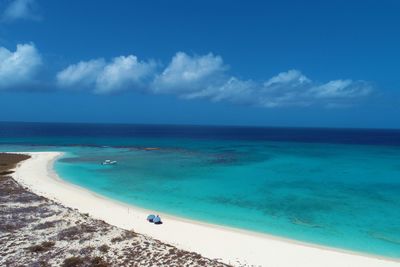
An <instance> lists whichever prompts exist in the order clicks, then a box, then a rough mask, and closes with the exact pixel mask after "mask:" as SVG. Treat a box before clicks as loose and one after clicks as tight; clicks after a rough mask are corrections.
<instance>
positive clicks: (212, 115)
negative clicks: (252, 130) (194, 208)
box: [0, 0, 400, 128]
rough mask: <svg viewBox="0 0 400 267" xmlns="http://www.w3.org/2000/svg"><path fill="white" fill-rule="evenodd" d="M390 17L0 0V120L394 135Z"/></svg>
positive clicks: (397, 54) (288, 7)
mask: <svg viewBox="0 0 400 267" xmlns="http://www.w3.org/2000/svg"><path fill="white" fill-rule="evenodd" d="M399 12H400V3H399V2H398V1H394V0H392V1H390V0H386V1H371V0H370V1H368V0H367V1H342V0H336V1H329V2H328V1H301V2H300V1H268V2H267V1H222V0H221V1H141V2H138V1H63V0H58V1H51V0H12V1H11V0H0V99H1V102H2V104H1V105H0V120H1V121H62V122H64V121H65V122H116V123H121V122H122V123H125V122H126V123H167V124H225V125H232V124H234V125H262V126H313V127H368V128H369V127H383V128H400V119H399V117H400V116H399V115H400V97H399V96H400V94H399V89H400V75H399V72H400V49H399V47H400V27H399V25H400V16H398V14H399Z"/></svg>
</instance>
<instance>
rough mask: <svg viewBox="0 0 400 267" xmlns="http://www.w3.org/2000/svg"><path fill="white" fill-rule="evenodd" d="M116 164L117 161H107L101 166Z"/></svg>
mask: <svg viewBox="0 0 400 267" xmlns="http://www.w3.org/2000/svg"><path fill="white" fill-rule="evenodd" d="M115 164H117V161H116V160H109V159H106V160H105V161H103V162H102V163H101V165H115Z"/></svg>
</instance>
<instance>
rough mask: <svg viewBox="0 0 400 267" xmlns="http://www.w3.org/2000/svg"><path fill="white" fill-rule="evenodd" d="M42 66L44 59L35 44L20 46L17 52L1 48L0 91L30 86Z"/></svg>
mask: <svg viewBox="0 0 400 267" xmlns="http://www.w3.org/2000/svg"><path fill="white" fill-rule="evenodd" d="M41 64H42V58H41V56H40V54H39V52H38V51H37V49H36V47H35V46H34V45H33V44H18V45H17V48H16V50H15V52H12V51H10V50H8V49H6V48H4V47H0V89H8V88H13V87H18V86H23V85H26V84H28V83H29V82H31V81H32V80H33V78H34V76H35V74H36V73H37V71H38V70H39V67H40V66H41Z"/></svg>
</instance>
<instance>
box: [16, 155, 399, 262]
mask: <svg viewBox="0 0 400 267" xmlns="http://www.w3.org/2000/svg"><path fill="white" fill-rule="evenodd" d="M24 154H29V155H31V158H30V159H28V160H26V161H24V162H23V163H21V164H19V165H18V166H17V168H16V170H15V173H14V174H13V178H14V179H15V180H17V181H18V182H19V183H20V184H22V185H23V186H26V187H28V188H29V189H30V190H31V191H32V192H34V193H36V194H38V195H41V196H44V197H47V198H49V199H52V200H55V201H57V202H59V203H61V204H63V205H65V206H67V207H71V208H75V209H78V210H79V211H80V212H83V213H88V214H89V215H90V216H92V217H94V218H97V219H101V220H104V221H105V222H107V223H109V224H112V225H115V226H118V227H121V228H124V229H129V230H132V229H133V230H134V231H136V232H138V233H141V234H145V235H148V236H151V237H153V238H155V239H158V240H160V241H163V242H165V243H169V244H172V245H175V246H176V247H178V248H181V249H185V250H189V251H194V252H197V253H200V254H202V255H203V256H205V257H208V258H212V259H220V261H222V262H224V263H228V264H232V265H234V266H244V265H245V266H246V265H249V266H251V265H254V266H273V267H293V266H296V267H303V266H304V267H313V266H315V267H321V266H325V267H338V266H340V267H358V266H359V267H380V266H382V267H391V266H400V261H395V260H390V259H386V258H378V257H374V256H368V255H362V254H357V253H351V252H346V251H340V250H334V249H329V248H324V247H319V246H313V245H309V244H303V243H300V242H296V241H290V240H286V239H283V238H278V237H273V236H268V235H263V234H256V233H250V232H246V231H240V230H235V229H231V228H226V227H220V226H215V225H209V224H204V223H198V222H194V221H190V220H185V219H181V218H176V217H173V216H169V215H165V214H163V213H158V214H160V215H161V217H162V218H163V222H164V223H163V224H162V225H154V224H150V223H148V222H147V221H146V217H147V215H148V214H149V213H155V212H154V211H147V210H144V209H140V208H137V207H134V206H130V205H127V204H124V203H120V202H118V201H114V200H110V199H107V198H105V197H102V196H99V195H97V194H95V193H93V192H91V191H89V190H86V189H84V188H81V187H78V186H75V185H73V184H70V183H67V182H65V181H63V180H61V179H60V178H59V177H58V176H57V174H56V173H55V172H54V171H53V163H54V161H55V160H56V159H57V158H58V157H60V156H61V155H62V153H59V152H30V153H24Z"/></svg>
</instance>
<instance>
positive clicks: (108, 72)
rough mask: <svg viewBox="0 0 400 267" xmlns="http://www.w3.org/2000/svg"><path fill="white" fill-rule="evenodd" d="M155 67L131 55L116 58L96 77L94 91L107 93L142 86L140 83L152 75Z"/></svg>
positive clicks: (151, 63) (152, 63) (153, 64)
mask: <svg viewBox="0 0 400 267" xmlns="http://www.w3.org/2000/svg"><path fill="white" fill-rule="evenodd" d="M155 67H156V64H155V63H154V62H152V61H150V62H140V61H138V59H137V57H136V56H133V55H129V56H127V57H124V56H120V57H116V58H114V59H113V60H112V62H111V63H109V64H107V65H106V66H105V67H104V69H103V71H102V72H101V73H100V74H99V76H98V77H97V81H96V90H97V91H98V92H101V93H107V92H112V91H114V90H119V89H124V88H125V87H127V86H130V85H136V86H143V84H142V82H144V81H145V80H146V78H148V77H149V76H151V75H152V74H153V73H154V70H155Z"/></svg>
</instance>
